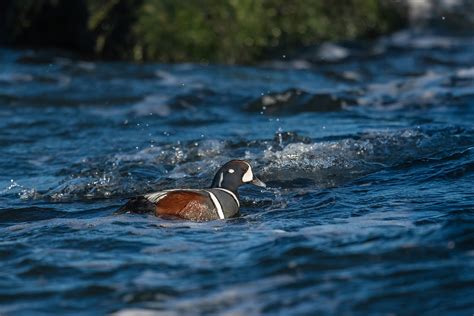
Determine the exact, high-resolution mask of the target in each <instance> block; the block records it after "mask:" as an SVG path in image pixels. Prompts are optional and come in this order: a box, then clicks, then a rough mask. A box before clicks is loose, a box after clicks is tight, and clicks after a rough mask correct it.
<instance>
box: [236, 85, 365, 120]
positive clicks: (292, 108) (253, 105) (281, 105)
mask: <svg viewBox="0 0 474 316" xmlns="http://www.w3.org/2000/svg"><path fill="white" fill-rule="evenodd" d="M347 104H357V101H356V100H355V98H350V97H348V96H336V95H332V94H329V93H317V94H312V93H308V92H306V91H303V90H299V89H289V90H286V91H284V92H276V93H270V94H267V95H264V96H262V97H261V98H259V99H257V100H255V101H252V102H250V103H248V104H247V105H246V106H245V109H246V110H247V111H249V112H263V113H264V114H266V115H276V114H278V115H291V114H297V113H302V112H333V111H340V110H341V109H342V108H343V106H345V105H347Z"/></svg>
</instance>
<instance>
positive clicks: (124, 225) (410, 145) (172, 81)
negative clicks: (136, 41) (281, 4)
mask: <svg viewBox="0 0 474 316" xmlns="http://www.w3.org/2000/svg"><path fill="white" fill-rule="evenodd" d="M0 69H1V71H0V171H1V172H0V259H1V269H0V314H2V315H23V314H24V315H26V314H37V315H47V314H61V315H66V314H75V315H89V314H114V315H121V316H123V315H135V314H140V315H153V314H154V313H155V312H161V313H160V314H159V315H198V314H220V315H257V314H265V315H322V314H336V315H347V314H351V315H352V314H353V315H420V314H424V315H446V314H448V313H449V314H452V315H472V313H473V312H474V189H473V184H474V125H473V122H474V38H473V37H470V36H465V35H464V36H455V35H452V34H435V33H416V32H409V31H402V32H399V33H396V34H394V35H392V36H389V37H385V38H382V39H379V40H377V41H375V42H368V43H352V44H345V45H332V44H326V45H323V46H321V47H319V48H314V49H310V50H307V51H305V52H304V53H302V54H301V55H299V56H292V57H291V58H290V57H287V56H282V57H281V58H279V60H274V61H269V62H266V63H263V64H261V65H260V66H255V67H243V66H221V65H197V64H180V65H161V64H142V65H138V64H131V63H122V62H96V61H92V62H91V61H83V60H81V59H79V58H75V57H74V56H71V55H68V54H65V53H58V52H50V51H39V52H33V51H26V50H7V49H2V50H0ZM234 158H243V159H247V160H249V161H250V162H251V164H252V165H253V166H254V170H255V173H257V174H258V175H259V176H260V178H261V179H262V180H264V181H265V182H267V184H268V188H267V189H261V188H256V187H242V188H241V191H240V194H241V199H242V208H241V216H240V217H239V218H235V219H230V220H225V221H212V222H206V223H196V222H188V221H180V220H172V219H161V218H156V217H154V216H151V215H131V214H123V215H114V211H115V210H116V209H117V208H118V207H120V206H121V205H122V204H123V203H124V202H125V201H126V200H127V198H128V197H131V196H134V195H137V194H142V193H145V192H152V191H154V190H159V189H166V188H173V187H205V186H207V185H209V184H210V182H211V180H212V178H213V176H214V173H215V171H216V170H217V169H218V167H219V166H220V165H221V164H222V163H224V162H226V161H227V160H230V159H234Z"/></svg>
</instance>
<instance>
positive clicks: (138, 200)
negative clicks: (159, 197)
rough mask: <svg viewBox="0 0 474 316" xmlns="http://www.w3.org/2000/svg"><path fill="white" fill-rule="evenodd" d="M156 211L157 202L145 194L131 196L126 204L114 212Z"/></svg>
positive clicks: (136, 212) (142, 212)
mask: <svg viewBox="0 0 474 316" xmlns="http://www.w3.org/2000/svg"><path fill="white" fill-rule="evenodd" d="M154 211H155V204H154V203H152V202H150V201H149V200H148V199H147V198H145V197H144V196H137V197H134V198H131V199H130V200H129V201H128V202H127V203H125V205H123V206H122V207H120V208H119V209H118V210H116V211H115V212H114V214H125V213H134V214H146V213H153V212H154Z"/></svg>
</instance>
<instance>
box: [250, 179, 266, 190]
mask: <svg viewBox="0 0 474 316" xmlns="http://www.w3.org/2000/svg"><path fill="white" fill-rule="evenodd" d="M250 183H251V184H253V185H256V186H257V187H262V188H266V187H267V185H266V184H265V183H264V182H263V181H262V180H260V179H258V178H253V180H252V181H251V182H250Z"/></svg>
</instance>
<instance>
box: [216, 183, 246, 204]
mask: <svg viewBox="0 0 474 316" xmlns="http://www.w3.org/2000/svg"><path fill="white" fill-rule="evenodd" d="M214 189H217V190H221V191H224V192H226V193H229V194H230V195H231V196H232V197H233V198H234V200H235V202H237V206H238V207H240V202H239V199H238V198H237V196H236V195H235V194H234V192H232V191H230V190H227V189H224V188H214Z"/></svg>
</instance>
